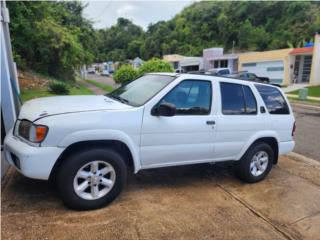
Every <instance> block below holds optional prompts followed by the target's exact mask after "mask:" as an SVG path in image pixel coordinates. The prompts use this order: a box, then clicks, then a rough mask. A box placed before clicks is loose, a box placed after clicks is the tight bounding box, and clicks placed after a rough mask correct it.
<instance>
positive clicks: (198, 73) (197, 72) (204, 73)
mask: <svg viewBox="0 0 320 240" xmlns="http://www.w3.org/2000/svg"><path fill="white" fill-rule="evenodd" d="M181 74H193V75H206V76H211V77H219V78H229V79H233V80H239V81H245V82H256V83H262V84H266V85H272V86H275V87H279V88H280V87H281V85H279V84H275V83H266V82H262V81H257V80H246V79H239V78H233V77H228V76H218V75H212V74H208V73H206V72H199V71H190V72H187V73H181Z"/></svg>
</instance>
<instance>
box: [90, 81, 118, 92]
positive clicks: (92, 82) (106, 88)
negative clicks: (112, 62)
mask: <svg viewBox="0 0 320 240" xmlns="http://www.w3.org/2000/svg"><path fill="white" fill-rule="evenodd" d="M86 81H87V82H88V83H91V84H92V85H94V86H96V87H98V88H101V89H103V90H104V91H106V92H111V91H113V87H111V86H108V85H105V84H103V83H99V82H96V81H94V80H86Z"/></svg>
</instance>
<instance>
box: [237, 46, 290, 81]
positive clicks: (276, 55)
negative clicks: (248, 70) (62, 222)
mask: <svg viewBox="0 0 320 240" xmlns="http://www.w3.org/2000/svg"><path fill="white" fill-rule="evenodd" d="M291 50H292V49H291V48H286V49H280V50H273V51H265V52H250V53H242V54H240V55H239V71H242V64H243V63H250V62H264V61H283V67H284V79H283V83H282V85H289V84H291V82H290V80H291V78H290V76H291V72H292V69H291V68H290V65H292V64H293V63H292V61H293V60H292V57H291V56H290V55H289V52H290V51H291Z"/></svg>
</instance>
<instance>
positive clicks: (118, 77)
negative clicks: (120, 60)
mask: <svg viewBox="0 0 320 240" xmlns="http://www.w3.org/2000/svg"><path fill="white" fill-rule="evenodd" d="M137 77H138V72H137V71H136V70H135V69H134V68H133V67H132V66H131V65H122V66H121V67H120V68H119V69H118V70H117V71H116V73H115V74H114V79H115V81H116V82H117V83H125V82H128V81H132V80H134V79H135V78H137Z"/></svg>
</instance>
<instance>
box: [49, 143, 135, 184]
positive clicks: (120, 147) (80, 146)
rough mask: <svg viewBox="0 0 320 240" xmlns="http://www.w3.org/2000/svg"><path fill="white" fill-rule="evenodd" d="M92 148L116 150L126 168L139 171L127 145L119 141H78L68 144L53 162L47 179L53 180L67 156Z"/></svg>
mask: <svg viewBox="0 0 320 240" xmlns="http://www.w3.org/2000/svg"><path fill="white" fill-rule="evenodd" d="M92 148H111V149H114V150H116V151H117V152H118V153H119V154H121V155H122V156H123V158H124V160H125V163H126V165H127V167H128V168H130V169H132V168H133V171H134V172H137V171H138V170H139V169H140V165H139V163H137V162H136V161H137V159H135V157H134V155H133V153H132V152H131V150H130V148H129V147H128V145H127V144H126V143H124V142H122V141H119V140H88V141H80V142H75V143H72V144H70V145H69V146H68V147H66V148H65V150H64V151H63V152H62V153H61V154H60V156H59V158H58V159H57V161H56V162H55V164H54V166H53V168H52V170H51V173H50V177H49V179H53V178H54V177H55V175H56V173H57V170H58V169H59V167H60V166H61V164H62V163H63V162H64V161H66V159H67V158H68V156H70V155H72V154H74V153H76V152H78V151H80V150H86V149H92Z"/></svg>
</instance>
